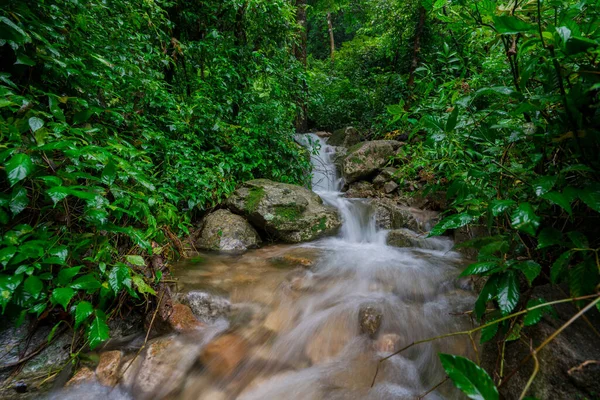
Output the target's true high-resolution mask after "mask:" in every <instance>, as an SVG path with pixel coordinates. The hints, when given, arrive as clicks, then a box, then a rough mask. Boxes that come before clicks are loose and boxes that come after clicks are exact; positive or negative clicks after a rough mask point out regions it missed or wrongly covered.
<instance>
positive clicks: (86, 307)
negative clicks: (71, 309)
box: [75, 301, 94, 328]
mask: <svg viewBox="0 0 600 400" xmlns="http://www.w3.org/2000/svg"><path fill="white" fill-rule="evenodd" d="M93 312H94V307H93V306H92V305H91V304H90V303H88V302H87V301H80V302H79V303H77V307H75V328H77V327H78V326H79V325H81V323H82V322H84V321H85V320H87V319H88V318H89V316H90V315H92V313H93Z"/></svg>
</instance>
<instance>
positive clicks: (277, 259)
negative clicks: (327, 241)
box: [269, 247, 322, 268]
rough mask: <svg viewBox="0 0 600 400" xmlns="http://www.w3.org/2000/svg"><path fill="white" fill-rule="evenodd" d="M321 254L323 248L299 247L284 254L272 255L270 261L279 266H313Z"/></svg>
mask: <svg viewBox="0 0 600 400" xmlns="http://www.w3.org/2000/svg"><path fill="white" fill-rule="evenodd" d="M321 254H322V250H321V249H317V248H311V247H297V248H293V249H291V250H289V251H286V252H285V253H284V254H281V255H277V256H274V257H271V258H269V261H270V262H271V263H272V264H273V265H274V266H275V267H278V268H296V267H301V268H311V267H312V266H313V265H315V262H316V261H317V260H318V258H319V256H320V255H321Z"/></svg>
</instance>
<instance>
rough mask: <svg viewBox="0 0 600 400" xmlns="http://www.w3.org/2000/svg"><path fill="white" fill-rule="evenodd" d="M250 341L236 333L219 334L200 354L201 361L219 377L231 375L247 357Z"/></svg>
mask: <svg viewBox="0 0 600 400" xmlns="http://www.w3.org/2000/svg"><path fill="white" fill-rule="evenodd" d="M249 349H250V347H249V345H248V342H246V340H244V339H243V338H241V337H240V336H237V335H235V334H226V335H223V336H219V337H218V338H217V339H215V340H213V341H212V342H210V343H209V344H208V345H207V346H206V347H205V348H204V349H203V350H202V353H201V354H200V361H201V362H202V364H203V365H204V366H205V367H206V369H207V370H208V371H209V372H210V374H211V375H213V376H215V377H217V378H226V377H228V376H230V375H231V374H232V373H233V371H235V369H236V368H237V366H238V365H239V364H240V363H241V362H242V360H243V359H244V358H245V357H246V354H247V353H248V351H249Z"/></svg>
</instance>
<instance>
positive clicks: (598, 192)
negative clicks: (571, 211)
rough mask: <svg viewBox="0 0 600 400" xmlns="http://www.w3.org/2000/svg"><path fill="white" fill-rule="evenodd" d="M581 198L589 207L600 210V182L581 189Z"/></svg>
mask: <svg viewBox="0 0 600 400" xmlns="http://www.w3.org/2000/svg"><path fill="white" fill-rule="evenodd" d="M579 198H580V199H581V201H583V202H584V203H585V204H587V206H588V207H589V208H591V209H592V210H594V211H597V212H600V184H597V183H595V184H592V185H589V186H587V187H586V188H584V189H582V190H581V191H579Z"/></svg>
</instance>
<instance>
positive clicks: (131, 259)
mask: <svg viewBox="0 0 600 400" xmlns="http://www.w3.org/2000/svg"><path fill="white" fill-rule="evenodd" d="M125 259H126V260H127V262H128V263H130V264H133V265H137V266H139V267H144V266H146V262H145V261H144V258H143V257H142V256H135V255H127V256H125Z"/></svg>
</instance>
